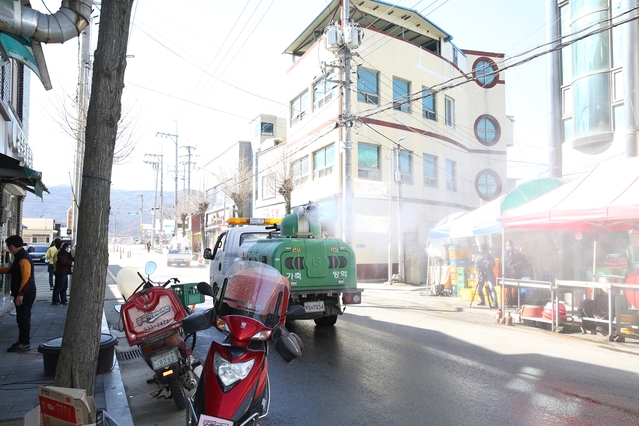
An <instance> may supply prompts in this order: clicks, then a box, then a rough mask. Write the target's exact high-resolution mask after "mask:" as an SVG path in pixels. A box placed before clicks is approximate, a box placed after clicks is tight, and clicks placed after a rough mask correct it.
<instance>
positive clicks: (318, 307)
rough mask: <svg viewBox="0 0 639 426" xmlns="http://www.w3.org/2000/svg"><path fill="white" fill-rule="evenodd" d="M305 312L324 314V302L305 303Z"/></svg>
mask: <svg viewBox="0 0 639 426" xmlns="http://www.w3.org/2000/svg"><path fill="white" fill-rule="evenodd" d="M304 310H305V311H306V312H324V301H323V300H318V301H317V302H304Z"/></svg>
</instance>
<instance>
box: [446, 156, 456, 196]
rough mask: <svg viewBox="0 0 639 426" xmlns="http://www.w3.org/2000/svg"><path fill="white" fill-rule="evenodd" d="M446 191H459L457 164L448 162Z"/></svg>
mask: <svg viewBox="0 0 639 426" xmlns="http://www.w3.org/2000/svg"><path fill="white" fill-rule="evenodd" d="M446 189H447V190H449V191H453V192H455V191H457V163H455V162H454V161H451V160H446Z"/></svg>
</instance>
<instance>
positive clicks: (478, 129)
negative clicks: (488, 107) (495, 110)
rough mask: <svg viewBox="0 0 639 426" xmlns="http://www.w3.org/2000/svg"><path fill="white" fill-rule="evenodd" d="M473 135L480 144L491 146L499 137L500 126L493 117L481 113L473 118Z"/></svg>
mask: <svg viewBox="0 0 639 426" xmlns="http://www.w3.org/2000/svg"><path fill="white" fill-rule="evenodd" d="M474 129H475V137H476V138H477V140H478V141H479V142H481V143H482V145H486V146H493V145H495V144H496V143H497V142H499V138H500V137H501V126H500V125H499V122H498V121H497V119H496V118H495V117H493V116H492V115H490V114H483V115H480V116H479V117H477V120H475V126H474Z"/></svg>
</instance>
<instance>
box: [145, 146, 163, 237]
mask: <svg viewBox="0 0 639 426" xmlns="http://www.w3.org/2000/svg"><path fill="white" fill-rule="evenodd" d="M144 157H145V158H153V160H144V162H145V163H147V164H150V165H151V167H152V168H153V169H155V199H154V200H153V201H154V202H153V224H152V225H151V226H152V228H153V231H152V236H151V246H153V248H155V224H156V216H157V214H158V177H160V204H161V207H160V232H159V235H160V247H162V243H163V242H164V238H163V232H164V219H163V218H164V165H163V163H162V158H163V157H164V156H163V155H162V154H144ZM160 170H162V174H161V175H160Z"/></svg>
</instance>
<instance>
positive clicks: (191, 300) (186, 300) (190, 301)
mask: <svg viewBox="0 0 639 426" xmlns="http://www.w3.org/2000/svg"><path fill="white" fill-rule="evenodd" d="M171 288H172V289H173V290H175V294H177V297H178V298H179V299H180V300H181V301H182V303H183V304H184V306H188V305H195V304H197V303H204V295H203V294H201V293H200V292H199V291H197V283H189V284H175V285H172V286H171Z"/></svg>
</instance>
